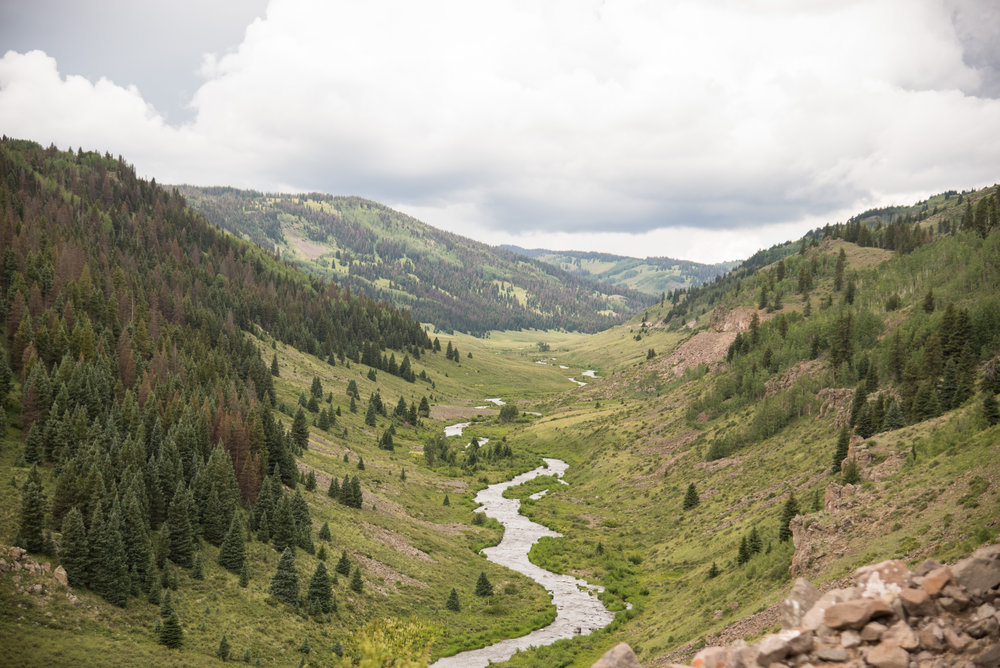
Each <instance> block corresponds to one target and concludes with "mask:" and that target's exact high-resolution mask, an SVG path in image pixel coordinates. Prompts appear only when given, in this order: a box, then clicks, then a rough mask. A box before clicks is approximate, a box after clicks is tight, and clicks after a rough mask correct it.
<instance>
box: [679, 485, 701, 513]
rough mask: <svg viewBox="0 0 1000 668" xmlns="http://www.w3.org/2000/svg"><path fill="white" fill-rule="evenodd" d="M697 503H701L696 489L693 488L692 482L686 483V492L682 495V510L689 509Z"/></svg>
mask: <svg viewBox="0 0 1000 668" xmlns="http://www.w3.org/2000/svg"><path fill="white" fill-rule="evenodd" d="M699 503H701V499H700V498H698V490H697V489H695V487H694V483H691V484H689V485H688V488H687V493H686V494H685V495H684V504H683V507H684V510H691V509H692V508H694V507H695V506H697V505H698V504H699Z"/></svg>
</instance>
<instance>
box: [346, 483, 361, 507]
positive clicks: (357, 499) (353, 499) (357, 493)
mask: <svg viewBox="0 0 1000 668" xmlns="http://www.w3.org/2000/svg"><path fill="white" fill-rule="evenodd" d="M363 501H364V497H363V496H362V494H361V481H360V480H358V476H354V477H353V478H351V495H350V503H349V504H348V505H349V506H350V507H351V508H360V507H361V504H362V503H363Z"/></svg>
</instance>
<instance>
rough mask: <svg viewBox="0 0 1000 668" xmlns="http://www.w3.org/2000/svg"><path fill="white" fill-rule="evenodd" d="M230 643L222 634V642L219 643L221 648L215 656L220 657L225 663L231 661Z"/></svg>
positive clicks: (216, 651)
mask: <svg viewBox="0 0 1000 668" xmlns="http://www.w3.org/2000/svg"><path fill="white" fill-rule="evenodd" d="M229 652H230V648H229V641H228V640H226V634H225V633H223V634H222V640H220V641H219V648H218V649H217V650H215V656H217V657H219V658H220V659H222V660H223V661H229Z"/></svg>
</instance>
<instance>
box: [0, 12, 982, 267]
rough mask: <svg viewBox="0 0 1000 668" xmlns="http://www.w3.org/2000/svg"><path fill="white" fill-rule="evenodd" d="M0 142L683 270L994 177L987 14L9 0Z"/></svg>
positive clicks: (180, 179)
mask: <svg viewBox="0 0 1000 668" xmlns="http://www.w3.org/2000/svg"><path fill="white" fill-rule="evenodd" d="M0 53H3V54H4V55H3V56H2V58H0V132H3V133H4V134H7V135H9V136H15V137H22V138H29V139H34V140H36V141H39V142H41V143H43V144H45V145H48V144H49V143H55V144H56V145H57V146H59V147H60V148H67V147H73V148H76V147H78V146H83V147H84V148H85V149H96V150H100V151H109V152H111V153H112V154H115V155H118V154H121V155H123V156H125V158H126V159H127V160H129V161H130V162H133V163H134V164H135V165H136V168H137V170H138V171H139V173H140V174H141V175H143V176H147V177H155V178H156V180H157V181H158V182H161V183H192V184H199V185H233V186H239V187H246V188H255V189H258V190H265V191H278V190H280V191H321V192H327V193H333V194H350V195H360V196H363V197H368V198H371V199H374V200H377V201H380V202H383V203H385V204H388V205H390V206H393V207H395V208H398V209H400V210H402V211H405V212H407V213H410V214H412V215H414V216H416V217H418V218H420V219H421V220H424V221H425V222H427V223H430V224H431V225H434V226H437V227H441V228H445V229H448V230H452V231H455V232H458V233H460V234H464V235H466V236H469V237H472V238H475V239H479V240H481V241H485V242H487V243H495V244H499V243H515V244H518V245H521V246H526V247H546V248H557V249H578V250H602V251H608V252H615V253H620V254H625V255H632V256H637V257H644V256H648V255H669V256H672V257H680V258H686V259H693V260H699V261H708V262H714V261H720V260H724V259H735V258H742V257H746V256H748V255H749V254H751V253H753V252H754V251H755V250H757V249H758V248H761V247H766V246H769V245H771V244H773V243H777V242H780V241H784V240H786V239H789V238H793V237H797V236H799V235H801V233H802V232H804V231H805V230H807V229H809V228H811V227H815V226H818V225H822V224H823V223H825V222H828V221H830V222H835V221H837V220H843V219H845V218H846V217H847V216H849V215H850V214H852V213H856V212H858V211H860V210H863V209H865V208H868V207H870V206H880V205H886V204H891V203H911V202H912V201H915V200H917V199H920V198H922V197H925V196H927V195H929V194H932V193H935V192H939V191H941V190H946V189H950V188H958V189H965V188H971V187H981V186H985V185H991V184H993V183H996V182H998V181H1000V2H998V1H997V0H936V1H931V0H882V1H879V0H856V1H852V0H811V1H809V0H692V1H690V2H671V1H667V0H650V1H642V0H634V1H630V0H605V1H603V2H601V1H597V0H566V1H565V2H559V1H548V0H525V1H519V0H506V1H503V2H490V3H484V2H469V1H468V0H456V1H454V2H443V1H439V0H422V1H420V2H414V1H413V0H367V1H366V2H363V3H362V2H347V1H343V0H269V1H267V0H212V2H195V1H194V0H179V1H178V0H174V1H173V2H170V3H141V2H135V1H134V0H131V1H126V0H111V1H103V0H94V1H93V2H86V3H81V2H77V1H75V0H74V1H68V0H32V1H31V2H15V1H14V0H0Z"/></svg>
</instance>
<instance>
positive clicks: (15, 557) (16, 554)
mask: <svg viewBox="0 0 1000 668" xmlns="http://www.w3.org/2000/svg"><path fill="white" fill-rule="evenodd" d="M26 554H28V552H27V550H25V549H24V548H23V547H12V548H10V549H9V550H7V556H8V557H10V560H11V561H21V559H23V558H24V555H26Z"/></svg>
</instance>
